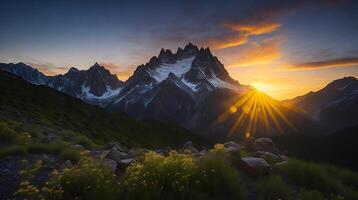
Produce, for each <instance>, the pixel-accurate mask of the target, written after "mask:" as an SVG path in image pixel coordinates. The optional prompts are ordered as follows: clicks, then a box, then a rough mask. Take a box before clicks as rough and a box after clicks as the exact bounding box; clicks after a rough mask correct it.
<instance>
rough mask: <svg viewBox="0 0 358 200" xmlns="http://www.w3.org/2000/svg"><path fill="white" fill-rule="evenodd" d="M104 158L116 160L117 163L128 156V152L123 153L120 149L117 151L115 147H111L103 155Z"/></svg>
mask: <svg viewBox="0 0 358 200" xmlns="http://www.w3.org/2000/svg"><path fill="white" fill-rule="evenodd" d="M105 158H108V159H111V160H114V161H116V162H117V163H119V162H120V161H121V160H123V159H126V158H128V154H126V153H123V152H121V151H119V150H118V149H116V148H112V149H111V150H110V151H109V152H108V153H107V155H106V156H105Z"/></svg>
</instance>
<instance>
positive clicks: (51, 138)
mask: <svg viewBox="0 0 358 200" xmlns="http://www.w3.org/2000/svg"><path fill="white" fill-rule="evenodd" d="M55 138H56V135H55V134H53V133H47V134H46V135H45V136H44V137H43V138H42V139H41V142H42V143H46V144H48V143H51V142H52V141H54V140H55Z"/></svg>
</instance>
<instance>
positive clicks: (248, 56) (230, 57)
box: [222, 36, 284, 67]
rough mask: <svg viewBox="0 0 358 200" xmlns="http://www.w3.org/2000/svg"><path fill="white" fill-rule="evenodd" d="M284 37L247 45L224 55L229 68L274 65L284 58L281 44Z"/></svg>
mask: <svg viewBox="0 0 358 200" xmlns="http://www.w3.org/2000/svg"><path fill="white" fill-rule="evenodd" d="M283 41H284V38H283V37H278V36H276V37H271V38H267V39H264V40H261V41H257V42H252V43H249V44H246V45H245V46H244V47H242V48H240V49H239V50H238V51H234V50H233V51H231V52H225V53H224V54H223V55H222V58H223V60H224V62H225V63H226V64H227V65H228V66H229V67H245V66H252V65H265V64H266V65H267V64H272V63H274V62H275V61H276V60H278V59H279V58H281V57H282V50H281V43H282V42H283Z"/></svg>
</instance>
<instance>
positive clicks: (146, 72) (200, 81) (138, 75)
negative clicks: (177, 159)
mask: <svg viewBox="0 0 358 200" xmlns="http://www.w3.org/2000/svg"><path fill="white" fill-rule="evenodd" d="M0 69H1V70H4V71H7V72H10V73H13V74H15V75H17V76H19V77H21V78H22V79H24V80H26V81H28V82H30V83H32V84H36V85H47V86H49V87H51V88H54V89H56V90H58V91H60V92H63V93H65V94H68V95H70V96H73V97H76V98H79V99H81V100H83V101H85V102H87V103H89V104H93V105H98V106H101V107H103V108H104V109H105V110H107V111H108V112H112V113H119V112H120V113H126V114H128V115H129V116H131V117H133V118H136V119H155V120H160V121H165V122H174V123H177V124H179V125H181V126H183V127H185V128H187V129H190V130H192V131H194V132H196V133H199V134H202V135H205V136H214V137H223V136H225V137H227V136H230V137H232V136H234V137H237V136H240V137H242V136H243V135H245V134H256V135H260V134H261V135H273V134H277V133H299V132H305V133H313V132H319V130H322V127H324V126H325V125H324V124H325V123H327V122H332V123H329V124H330V125H332V126H334V127H335V128H341V127H345V126H348V125H352V124H354V123H356V122H357V120H356V119H358V117H356V114H355V113H358V112H354V111H355V110H354V109H350V108H351V106H353V107H354V106H355V108H358V106H356V104H355V103H356V102H358V101H357V98H358V95H357V94H358V93H357V92H356V91H358V90H357V88H358V86H357V85H358V83H357V82H358V80H356V79H355V78H353V77H348V78H344V79H341V80H337V81H334V82H332V83H331V84H329V85H328V86H327V87H325V88H324V89H322V90H320V91H317V92H311V93H309V94H307V95H304V96H300V97H297V98H294V99H291V100H286V101H284V102H280V101H277V100H275V99H273V98H271V97H269V96H268V95H265V94H258V92H257V91H256V90H255V89H254V88H253V87H251V86H249V85H243V84H240V83H239V82H238V81H236V80H234V79H233V78H231V77H230V75H229V73H228V72H227V71H226V69H225V67H224V65H223V64H222V63H221V62H220V61H219V60H218V58H217V57H216V56H213V55H212V53H211V51H210V49H209V48H198V47H197V46H195V45H193V44H192V43H189V44H187V45H186V46H185V47H184V48H180V47H179V48H178V49H177V51H176V52H175V53H173V52H172V51H171V50H168V49H166V50H165V49H161V50H160V52H159V55H158V56H154V57H152V58H151V59H150V60H149V61H148V63H146V64H143V65H140V66H138V67H137V69H136V70H135V71H134V73H133V75H132V76H131V77H129V79H128V80H127V81H120V80H119V79H118V78H117V76H116V75H115V74H111V72H110V71H108V70H107V69H105V68H104V67H103V66H100V65H99V64H98V63H95V64H94V65H93V66H91V67H90V68H89V69H88V70H78V69H77V68H74V67H72V68H70V69H69V71H68V72H67V73H65V74H60V75H56V76H46V75H44V74H43V73H41V72H40V71H38V70H37V69H34V68H32V67H31V66H28V65H26V64H24V63H17V64H12V63H10V64H5V63H2V64H0ZM244 100H245V101H244ZM253 103H254V104H256V105H253ZM263 105H266V106H263ZM291 105H294V107H292V106H291ZM252 106H256V107H260V106H261V108H259V109H256V110H255V111H251V113H248V112H247V110H248V109H251V110H254V109H252V108H250V107H252ZM233 107H234V108H233ZM296 107H298V108H300V109H296ZM231 109H234V111H235V112H230V110H231ZM342 109H343V110H342ZM337 113H339V114H342V115H343V116H344V117H342V118H340V119H336V118H335V117H334V116H335V115H336V114H337ZM240 116H244V118H242V117H240ZM240 120H241V121H240ZM317 121H318V122H320V123H317ZM253 127H256V128H253ZM268 127H270V128H268Z"/></svg>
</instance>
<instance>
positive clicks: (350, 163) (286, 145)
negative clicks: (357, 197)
mask: <svg viewBox="0 0 358 200" xmlns="http://www.w3.org/2000/svg"><path fill="white" fill-rule="evenodd" d="M272 139H273V140H274V142H275V144H277V145H278V147H279V148H280V149H285V150H287V151H288V152H289V154H290V155H291V156H295V157H297V158H302V159H308V160H314V161H319V162H325V163H332V164H335V165H340V166H344V167H347V168H351V169H355V170H358V160H357V159H356V157H357V149H358V124H357V125H355V126H352V127H349V128H345V129H342V130H339V131H337V132H334V133H332V134H329V135H308V134H287V135H278V136H275V137H273V138H272Z"/></svg>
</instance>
